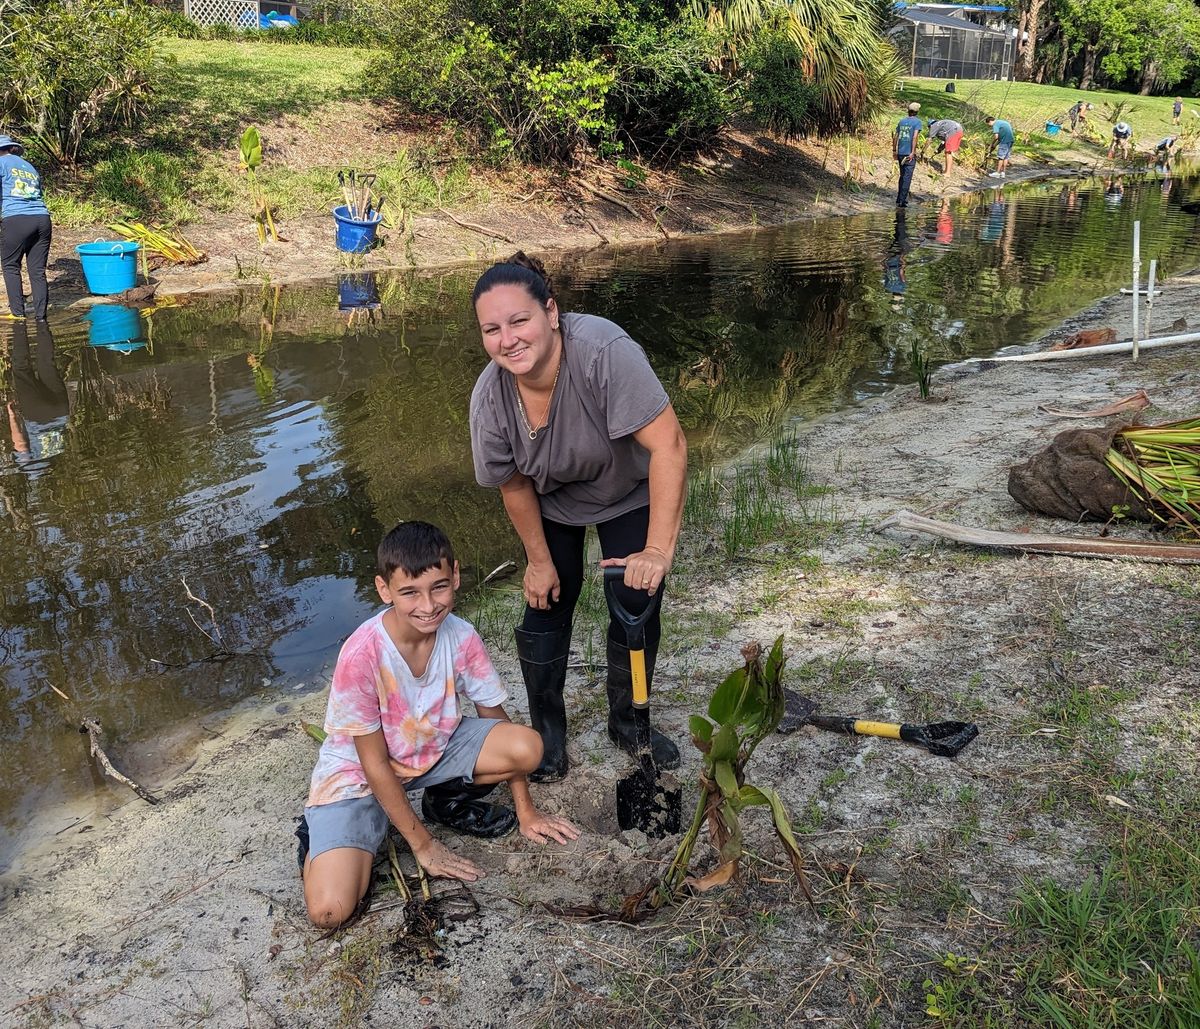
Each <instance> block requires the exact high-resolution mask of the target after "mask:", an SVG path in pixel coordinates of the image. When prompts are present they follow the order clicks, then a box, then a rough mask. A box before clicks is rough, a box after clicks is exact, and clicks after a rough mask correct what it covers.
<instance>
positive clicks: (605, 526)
mask: <svg viewBox="0 0 1200 1029" xmlns="http://www.w3.org/2000/svg"><path fill="white" fill-rule="evenodd" d="M649 527H650V508H649V507H639V508H637V509H636V510H634V511H630V512H629V513H628V514H623V515H618V516H617V517H616V518H612V519H610V520H609V521H607V522H599V523H598V524H597V525H596V534H597V535H598V536H599V537H600V550H601V551H602V552H603V554H604V556H605V557H628V556H629V555H630V554H635V553H637V552H638V551H640V550H642V549H644V548H645V546H646V532H647V530H648V529H649ZM542 529H543V531H544V532H545V533H546V544H547V546H549V548H550V558H551V560H552V561H553V562H554V568H555V570H556V571H557V572H558V582H559V594H558V600H557V601H551V603H550V608H549V610H547V611H539V610H538V609H537V608H535V607H530V606H529V605H528V604H526V605H525V620H524V621H523V622H522V623H521V628H522V629H524V630H525V631H526V632H554V631H556V630H558V629H561V628H563V627H564V626H566V625H569V624H570V622H571V616H572V615H573V614H574V613H575V604H576V602H577V601H578V600H579V591H580V590H581V589H582V588H583V550H584V546H583V540H584V533H585V532H586V527H585V526H583V525H563V524H562V522H552V521H550V519H549V518H545V517H543V518H542ZM616 593H617V598H618V599H619V600H620V601H621V604H622V605H623V606H624V608H625V610H626V611H628V612H629V613H630V614H632V615H639V614H641V613H642V612H643V611H644V610H646V605H647V604H648V603H650V595H649V594H648V593H647V592H646V591H645V590H631V589H630V588H629V587H628V586H625V585H624V584H622V585H620V586H618V587H617V589H616ZM661 610H662V609H661V607H660V608H659V609H658V610H656V611H655V612H654V614H653V615H651V616H650V619H649V621H647V623H646V649H647V650H649V651H651V652H654V651H657V649H658V639H659V636H660V635H661V631H662V630H661V627H660V624H659V617H658V616H659V611H661ZM608 638H609V639H610V640H613V641H614V642H616V643H620V644H624V643H625V630H624V629H623V628H622V627H621V626H620V625H618V624H617V623H616V621H614V620H613V619H612V618H610V619H609V621H608Z"/></svg>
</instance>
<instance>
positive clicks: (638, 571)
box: [600, 547, 671, 596]
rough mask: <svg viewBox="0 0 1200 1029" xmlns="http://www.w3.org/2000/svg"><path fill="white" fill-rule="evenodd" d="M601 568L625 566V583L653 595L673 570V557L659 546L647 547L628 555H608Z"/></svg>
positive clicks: (633, 588) (601, 563) (631, 587)
mask: <svg viewBox="0 0 1200 1029" xmlns="http://www.w3.org/2000/svg"><path fill="white" fill-rule="evenodd" d="M600 567H601V568H624V569H625V585H626V586H628V587H629V588H630V589H631V590H645V591H646V592H647V593H649V594H650V595H651V596H653V595H654V594H655V593H656V592H657V591H658V587H659V586H661V585H662V583H663V580H664V579H665V578H666V577H667V572H669V571H670V570H671V559H670V558H669V557H667V555H666V554H664V553H663V552H662V551H661V550H659V549H658V548H657V547H647V548H646V549H645V550H639V551H638V552H637V553H636V554H630V555H629V556H628V557H607V558H605V559H604V560H603V561H601V562H600Z"/></svg>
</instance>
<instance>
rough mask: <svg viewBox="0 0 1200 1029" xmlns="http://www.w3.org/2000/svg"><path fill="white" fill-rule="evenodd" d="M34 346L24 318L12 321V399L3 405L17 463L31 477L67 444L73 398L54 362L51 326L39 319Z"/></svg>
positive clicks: (40, 471) (47, 465) (13, 455)
mask: <svg viewBox="0 0 1200 1029" xmlns="http://www.w3.org/2000/svg"><path fill="white" fill-rule="evenodd" d="M35 325H36V327H35V329H34V340H35V343H34V346H33V348H32V352H31V349H30V345H29V328H28V324H27V323H26V322H15V323H14V324H13V326H12V340H11V350H10V355H11V356H10V360H11V362H12V383H13V390H12V399H10V400H9V401H8V402H7V404H5V410H6V412H7V414H8V431H9V435H10V438H11V443H12V459H13V463H14V464H15V465H16V466H17V467H18V468H19V469H20V470H21V471H22V472H23V473H24V474H25V475H27V476H30V477H34V476H37V475H40V474H41V473H42V472H43V471H45V470H46V469H47V468H48V467H49V466H50V462H51V461H52V460H53V459H54V458H56V457H57V456H58V455H59V454H61V453H62V451H63V448H64V446H65V445H66V443H65V440H66V429H67V416H68V415H69V414H70V410H71V403H70V399H69V397H68V396H67V386H66V383H65V382H64V381H63V377H62V374H61V373H60V372H59V370H58V366H57V365H56V364H55V361H54V337H53V335H51V332H50V326H49V325H48V324H47V323H46V322H44V321H39V322H37V323H35Z"/></svg>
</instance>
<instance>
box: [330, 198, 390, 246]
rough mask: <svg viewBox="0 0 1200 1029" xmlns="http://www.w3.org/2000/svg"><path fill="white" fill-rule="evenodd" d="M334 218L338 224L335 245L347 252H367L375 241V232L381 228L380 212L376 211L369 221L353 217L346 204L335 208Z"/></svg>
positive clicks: (334, 239) (334, 238)
mask: <svg viewBox="0 0 1200 1029" xmlns="http://www.w3.org/2000/svg"><path fill="white" fill-rule="evenodd" d="M333 220H334V222H336V224H337V231H336V232H335V234H334V237H333V241H334V245H335V246H336V247H337V248H338V249H339V250H341V251H342V252H343V253H347V254H365V253H366V252H367V251H368V250H370V249H371V247H372V246H373V245H374V243H375V232H376V230H377V229H378V228H379V222H380V220H381V219H380V214H379V212H378V211H376V212H375V214H374V216H373V217H372V218H371V220H370V221H369V222H366V221H361V220H359V219H358V218H351V217H350V211H349V209H348V208H346V207H345V206H342V207H335V208H334V209H333Z"/></svg>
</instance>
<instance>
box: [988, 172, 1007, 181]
mask: <svg viewBox="0 0 1200 1029" xmlns="http://www.w3.org/2000/svg"><path fill="white" fill-rule="evenodd" d="M988 178H989V179H1002V178H1004V172H988Z"/></svg>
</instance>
